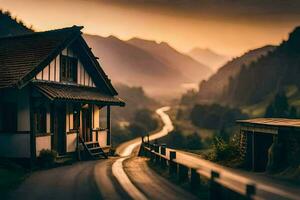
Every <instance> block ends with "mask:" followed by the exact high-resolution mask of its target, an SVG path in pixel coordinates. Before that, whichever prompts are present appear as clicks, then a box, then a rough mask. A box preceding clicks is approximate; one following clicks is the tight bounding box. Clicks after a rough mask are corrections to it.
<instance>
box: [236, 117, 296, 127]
mask: <svg viewBox="0 0 300 200" xmlns="http://www.w3.org/2000/svg"><path fill="white" fill-rule="evenodd" d="M237 123H239V124H244V125H263V126H274V127H295V128H300V119H286V118H256V119H247V120H237Z"/></svg>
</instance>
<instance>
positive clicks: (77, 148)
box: [31, 83, 122, 158]
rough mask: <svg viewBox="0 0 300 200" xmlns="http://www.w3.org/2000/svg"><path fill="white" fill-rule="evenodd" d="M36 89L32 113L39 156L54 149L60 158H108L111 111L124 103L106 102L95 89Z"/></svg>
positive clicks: (64, 86)
mask: <svg viewBox="0 0 300 200" xmlns="http://www.w3.org/2000/svg"><path fill="white" fill-rule="evenodd" d="M70 88H71V89H72V90H70ZM35 89H37V90H35V92H34V95H33V97H32V100H33V101H32V102H33V106H32V111H31V113H32V127H34V129H33V134H34V136H35V140H34V143H35V145H34V147H35V150H34V152H35V155H36V156H39V154H40V151H41V150H42V149H51V150H55V151H56V152H57V153H58V154H59V155H60V156H63V155H68V154H77V155H81V156H83V157H87V156H88V157H90V158H98V157H101V156H104V157H107V153H108V152H109V150H110V147H111V129H110V126H111V125H110V124H111V122H110V120H111V117H110V110H111V106H113V105H116V104H118V102H119V103H122V101H121V100H119V99H109V98H107V99H106V100H105V99H104V98H103V94H101V98H97V95H98V97H99V93H96V94H94V93H93V92H96V90H95V88H87V87H85V88H82V87H78V86H72V85H71V86H70V85H61V84H60V85H58V84H53V85H51V84H50V85H49V83H47V84H41V83H38V84H37V85H35ZM74 89H75V90H74ZM108 100H109V101H108ZM80 152H81V153H80ZM79 158H80V156H79Z"/></svg>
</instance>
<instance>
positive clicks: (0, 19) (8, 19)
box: [0, 10, 33, 37]
mask: <svg viewBox="0 0 300 200" xmlns="http://www.w3.org/2000/svg"><path fill="white" fill-rule="evenodd" d="M0 25H1V26H0V27H1V28H0V37H5V36H11V35H18V34H24V33H30V32H32V31H33V30H32V29H31V28H28V27H26V26H25V25H24V23H23V22H22V21H20V20H17V19H16V18H13V17H12V16H11V14H10V13H9V12H4V11H2V10H0Z"/></svg>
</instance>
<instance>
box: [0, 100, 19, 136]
mask: <svg viewBox="0 0 300 200" xmlns="http://www.w3.org/2000/svg"><path fill="white" fill-rule="evenodd" d="M17 114H18V113H17V104H16V103H1V104H0V131H1V132H8V133H13V132H16V131H17Z"/></svg>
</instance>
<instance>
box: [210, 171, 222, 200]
mask: <svg viewBox="0 0 300 200" xmlns="http://www.w3.org/2000/svg"><path fill="white" fill-rule="evenodd" d="M219 177H220V174H219V173H218V172H216V171H211V179H210V200H219V199H222V194H221V190H220V189H221V186H220V185H219V184H218V183H216V181H215V180H216V179H217V178H219Z"/></svg>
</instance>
